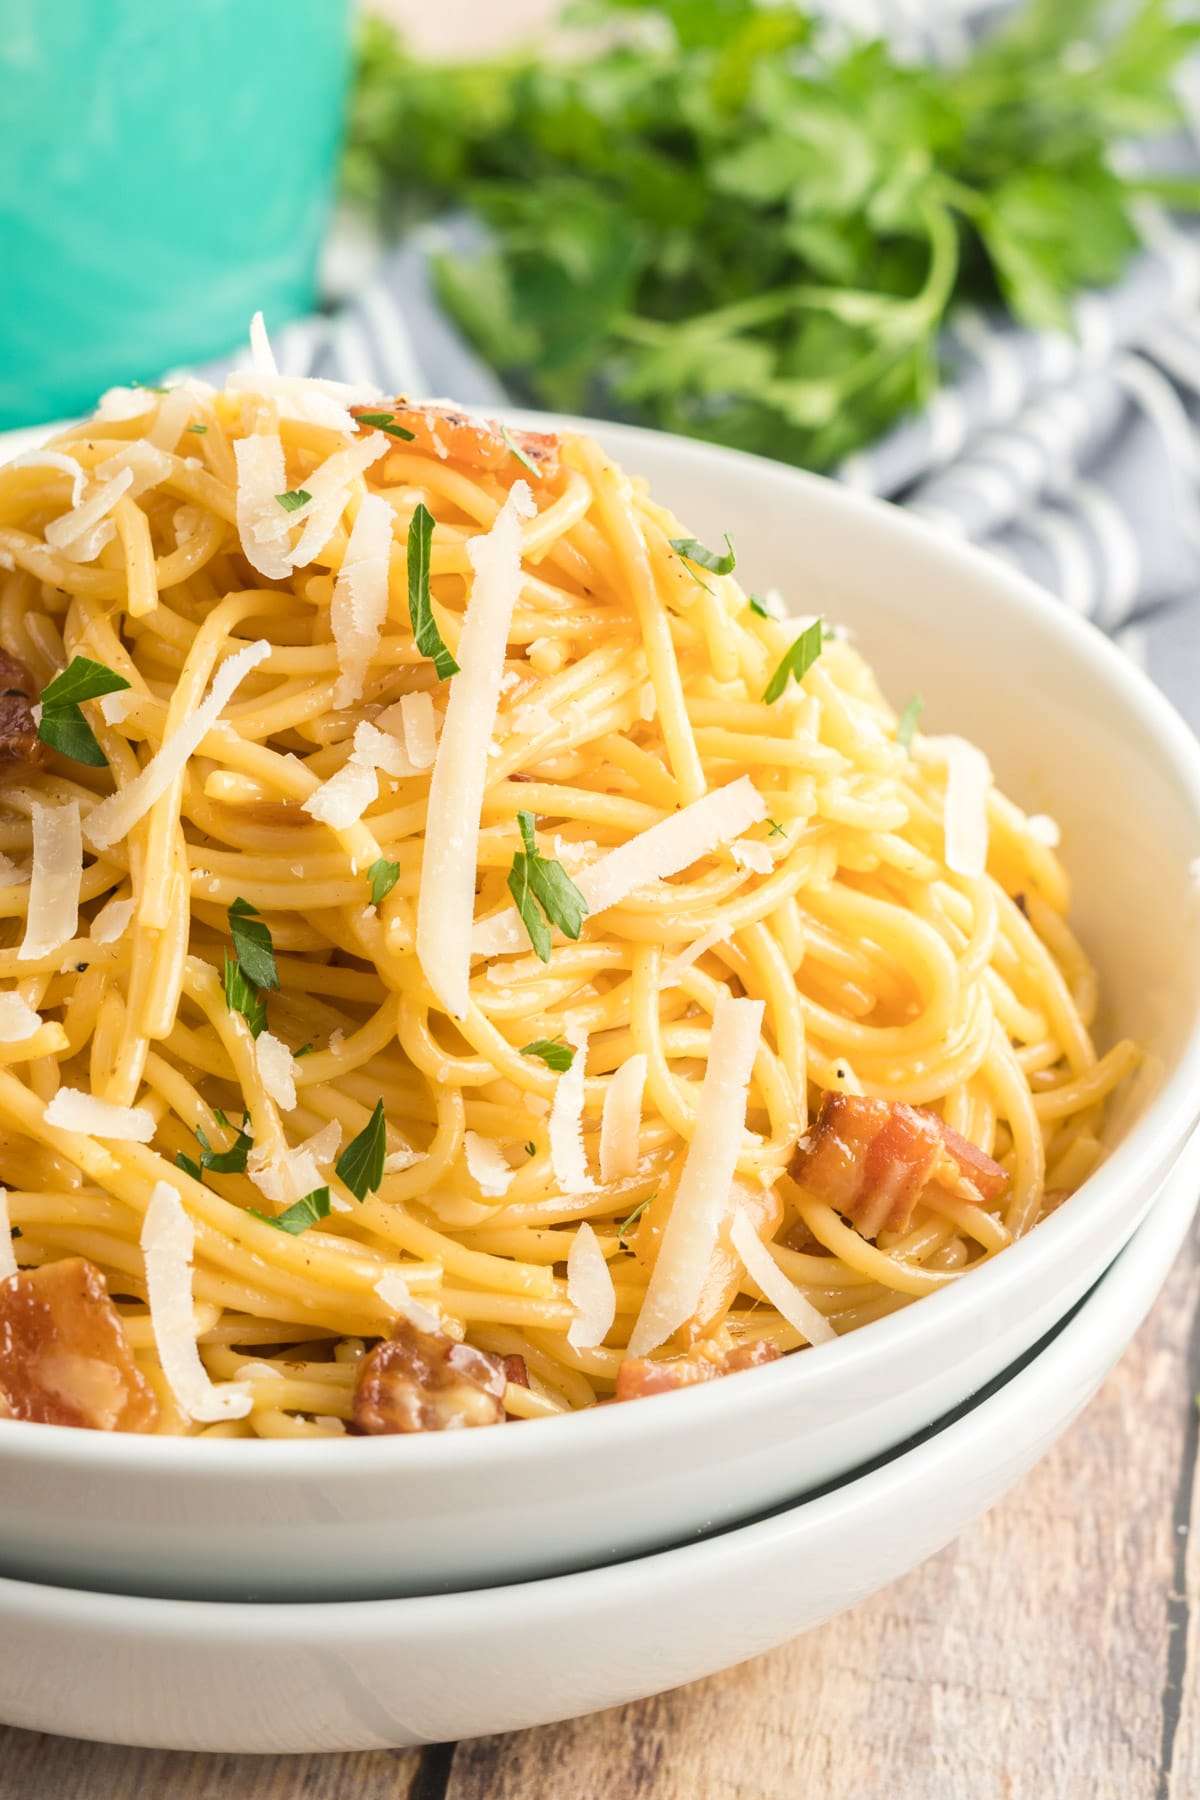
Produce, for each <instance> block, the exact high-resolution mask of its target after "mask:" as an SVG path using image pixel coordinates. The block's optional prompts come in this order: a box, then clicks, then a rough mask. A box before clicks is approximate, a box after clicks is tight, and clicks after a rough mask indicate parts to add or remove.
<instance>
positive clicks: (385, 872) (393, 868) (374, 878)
mask: <svg viewBox="0 0 1200 1800" xmlns="http://www.w3.org/2000/svg"><path fill="white" fill-rule="evenodd" d="M399 879H400V864H399V863H398V862H388V860H387V858H386V857H385V856H377V857H376V858H375V861H374V862H373V863H372V864H371V866H370V868H369V869H368V870H367V880H368V881H369V882H370V884H371V905H372V906H378V905H379V902H380V901H381V900H386V899H387V896H388V895H389V894H390V893H391V891H392V889H393V888H394V887H395V885H396V883H397V881H399Z"/></svg>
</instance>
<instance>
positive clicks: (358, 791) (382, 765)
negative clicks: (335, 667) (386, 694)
mask: <svg viewBox="0 0 1200 1800" xmlns="http://www.w3.org/2000/svg"><path fill="white" fill-rule="evenodd" d="M384 716H386V715H384ZM376 769H382V770H384V772H385V773H386V774H388V775H394V776H396V777H397V778H398V779H403V778H404V777H405V776H409V775H415V774H417V773H418V771H417V770H416V769H415V768H414V767H413V766H412V763H411V762H410V761H409V759H408V757H407V755H406V754H405V750H404V746H403V745H402V744H401V742H400V740H399V738H395V737H393V736H392V735H391V733H390V732H388V731H380V729H379V727H378V726H377V725H372V724H371V723H370V722H369V720H367V719H363V720H361V721H360V723H359V724H358V725H356V726H355V729H354V748H353V750H352V751H351V752H350V755H349V756H348V757H347V758H346V761H345V762H344V763H343V764H342V766H341V768H340V769H339V770H338V771H337V773H336V774H335V775H331V776H330V777H329V780H328V781H323V782H322V783H321V785H320V787H319V788H317V789H316V791H315V792H314V793H312V794H310V795H309V797H308V799H307V800H305V801H304V802H303V803H302V805H301V811H302V812H306V813H309V814H311V816H312V817H313V818H314V819H320V821H321V822H322V824H324V825H328V826H329V827H330V829H331V830H333V831H344V830H345V829H346V828H347V827H348V826H350V825H353V824H355V823H357V821H358V820H359V819H361V818H362V816H363V814H364V813H365V812H366V810H367V808H368V806H370V805H371V803H372V801H373V800H375V798H376V797H377V795H378V793H379V781H378V778H377V776H376V774H375V771H376Z"/></svg>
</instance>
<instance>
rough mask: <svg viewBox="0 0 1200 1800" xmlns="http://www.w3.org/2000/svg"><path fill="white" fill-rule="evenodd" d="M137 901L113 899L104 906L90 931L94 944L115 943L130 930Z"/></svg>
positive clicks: (93, 921)
mask: <svg viewBox="0 0 1200 1800" xmlns="http://www.w3.org/2000/svg"><path fill="white" fill-rule="evenodd" d="M135 904H136V902H135V901H133V900H132V899H126V900H119V899H116V898H114V899H112V900H110V901H109V902H108V903H107V905H105V906H102V907H101V908H100V911H99V912H98V913H97V914H96V916H95V918H94V919H93V920H92V929H91V932H90V934H89V935H90V936H91V940H92V942H93V944H115V943H117V941H118V940H119V939H120V938H123V937H124V936H125V933H126V932H127V931H128V930H129V924H130V920H131V919H132V918H133V914H134V907H135Z"/></svg>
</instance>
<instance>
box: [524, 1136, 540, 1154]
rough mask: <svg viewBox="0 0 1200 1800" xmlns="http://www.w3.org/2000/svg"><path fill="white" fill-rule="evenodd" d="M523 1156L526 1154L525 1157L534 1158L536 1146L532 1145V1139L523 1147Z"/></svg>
mask: <svg viewBox="0 0 1200 1800" xmlns="http://www.w3.org/2000/svg"><path fill="white" fill-rule="evenodd" d="M525 1154H526V1156H536V1155H537V1145H536V1144H535V1143H534V1141H533V1139H532V1138H530V1140H529V1142H528V1143H527V1144H526V1146H525Z"/></svg>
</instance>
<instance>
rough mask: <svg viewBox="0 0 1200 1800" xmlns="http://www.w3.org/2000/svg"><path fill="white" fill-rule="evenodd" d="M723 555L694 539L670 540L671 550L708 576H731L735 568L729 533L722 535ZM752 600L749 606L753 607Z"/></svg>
mask: <svg viewBox="0 0 1200 1800" xmlns="http://www.w3.org/2000/svg"><path fill="white" fill-rule="evenodd" d="M724 537H725V552H726V553H725V555H724V556H720V555H718V553H717V552H716V551H715V550H706V549H705V548H704V545H703V544H701V543H699V542H698V541H697V539H696V538H671V539H670V540H669V542H670V545H671V548H672V550H678V552H679V554H680V556H682V557H684V558H685V559H686V560H687V561H688V562H690V563H695V564H696V567H697V568H700V569H707V570H708V572H709V574H710V575H732V574H733V571H734V569H735V568H736V567H737V557H736V556H735V555H734V552H733V543H732V541H731V539H730V536H729V533H728V532H725V533H724ZM753 604H754V602H753V599H752V600H751V605H753Z"/></svg>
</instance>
